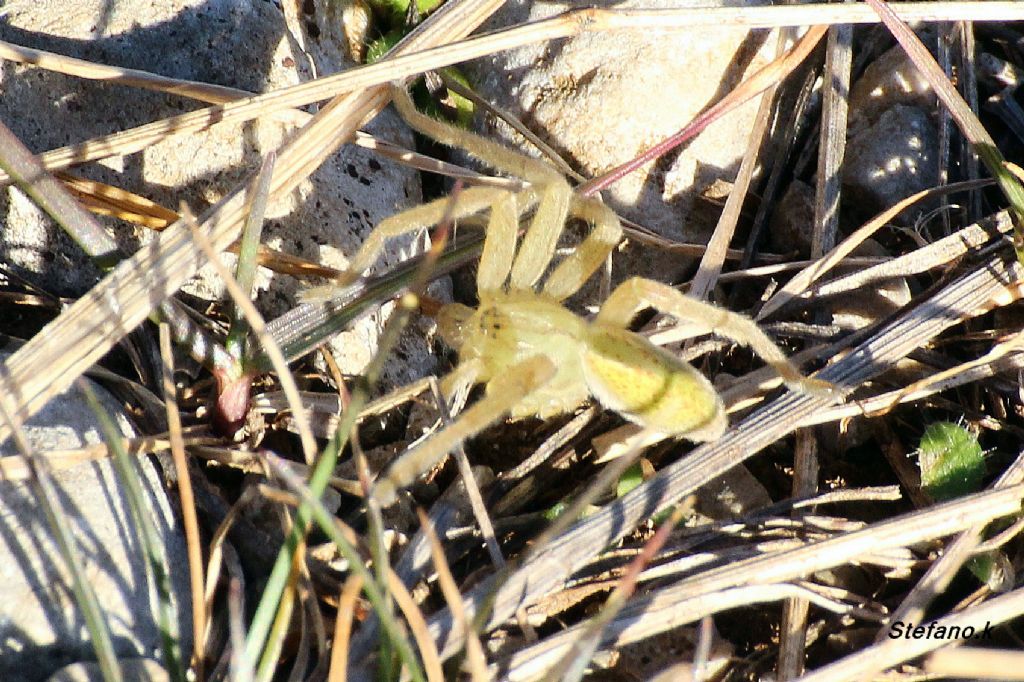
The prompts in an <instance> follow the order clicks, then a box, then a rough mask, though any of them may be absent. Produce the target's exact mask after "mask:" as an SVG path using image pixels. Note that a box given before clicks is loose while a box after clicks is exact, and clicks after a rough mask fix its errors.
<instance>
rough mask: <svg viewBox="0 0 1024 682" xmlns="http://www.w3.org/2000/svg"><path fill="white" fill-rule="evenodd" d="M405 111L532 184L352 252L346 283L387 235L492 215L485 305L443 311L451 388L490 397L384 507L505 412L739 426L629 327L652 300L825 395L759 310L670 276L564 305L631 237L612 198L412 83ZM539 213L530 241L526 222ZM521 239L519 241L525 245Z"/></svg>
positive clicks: (391, 485)
mask: <svg viewBox="0 0 1024 682" xmlns="http://www.w3.org/2000/svg"><path fill="white" fill-rule="evenodd" d="M393 97H394V103H395V106H396V108H397V109H398V111H399V113H400V114H401V115H402V117H403V118H404V119H405V120H406V121H407V122H408V123H409V125H410V126H412V127H413V128H414V129H415V130H417V131H419V132H420V133H422V134H424V135H427V136H429V137H431V138H434V139H435V140H437V141H438V142H440V143H442V144H445V145H448V146H451V147H458V148H461V149H464V150H466V151H467V152H468V153H469V154H471V155H473V156H474V157H476V158H477V159H479V160H480V161H482V162H483V163H485V164H487V165H488V166H491V167H492V168H494V169H496V170H498V171H500V172H502V173H507V174H509V175H512V176H515V177H518V178H521V179H522V180H524V181H526V183H528V185H527V186H526V188H525V189H522V190H521V191H518V192H513V191H510V190H508V189H502V188H494V187H470V188H468V189H465V190H463V191H462V193H461V194H460V195H459V197H458V200H457V202H456V205H455V206H454V207H452V206H450V203H451V202H450V201H449V199H447V198H442V199H439V200H436V201H433V202H430V203H427V204H423V205H421V206H417V207H414V208H412V209H409V210H406V211H403V212H401V213H398V214H396V215H394V216H391V217H390V218H387V219H385V220H384V221H382V222H381V223H380V224H379V225H378V226H377V228H376V229H375V230H374V231H373V232H372V233H371V234H370V236H369V237H368V238H367V240H366V241H365V242H364V243H363V245H362V247H361V248H360V250H359V251H358V252H357V253H356V255H355V256H354V257H353V258H352V261H351V263H350V266H349V269H348V270H347V272H346V274H345V275H344V276H343V277H342V282H341V283H342V284H344V283H347V282H351V281H353V280H354V279H356V278H357V277H359V276H360V275H361V274H362V273H363V272H364V271H365V270H367V269H368V268H369V267H370V266H371V265H372V264H373V263H374V261H375V260H376V259H377V257H378V256H379V254H380V252H381V250H382V248H383V246H384V244H385V242H386V240H388V239H390V238H393V237H397V236H399V235H403V234H407V233H410V232H414V231H417V230H420V229H424V228H428V227H430V226H432V225H435V224H437V223H438V222H440V221H441V220H443V219H444V218H445V217H446V216H447V217H449V218H450V219H452V220H457V219H459V218H463V217H466V216H470V215H473V214H476V213H479V212H482V211H485V210H488V209H489V211H490V215H489V217H488V222H487V227H486V230H487V232H486V238H485V241H484V245H483V252H482V254H481V257H480V265H479V270H478V274H477V281H476V283H477V291H478V297H479V301H480V303H479V306H478V307H477V308H475V309H474V308H470V307H467V306H465V305H461V304H458V303H452V304H448V305H445V306H444V307H442V308H441V310H440V311H439V312H438V329H439V332H440V334H441V337H442V339H443V340H444V341H445V342H446V343H448V344H449V345H450V346H452V347H453V348H454V349H455V350H457V351H458V356H459V362H458V364H457V365H456V367H455V368H454V369H453V370H452V372H450V373H449V374H448V375H447V376H445V377H444V378H443V379H442V382H441V387H442V392H443V394H444V395H445V396H450V395H452V394H453V393H454V391H455V390H456V389H458V388H459V387H460V386H467V385H472V384H477V383H485V384H486V386H487V390H486V395H485V396H484V397H483V398H482V399H481V400H479V401H478V402H476V403H475V404H473V405H472V406H470V407H469V408H468V409H466V410H465V411H464V412H462V414H461V415H460V416H459V417H458V418H457V420H456V421H454V422H453V423H452V424H450V425H449V426H447V427H445V428H443V429H442V430H441V431H439V432H437V433H435V434H434V435H432V436H430V437H428V438H427V439H426V440H425V441H423V442H422V443H421V444H419V445H418V446H414V447H413V448H412V449H410V450H409V451H408V452H406V453H405V454H403V455H402V456H401V457H400V458H399V459H398V460H396V461H395V462H394V463H393V464H392V465H391V467H390V468H389V469H388V470H387V472H386V473H385V474H384V475H383V476H381V477H379V478H378V479H377V481H376V483H375V484H374V487H373V496H374V497H375V498H376V500H377V501H378V502H380V503H381V504H382V505H387V504H390V503H391V502H393V501H394V499H395V496H396V493H397V490H398V489H399V488H402V487H404V486H407V485H409V484H410V483H412V482H413V481H414V480H415V479H416V477H417V476H419V475H420V474H421V473H423V472H425V471H427V470H429V469H430V468H431V467H433V466H434V465H435V464H436V463H437V462H439V461H440V460H441V459H442V458H443V457H445V456H446V455H447V454H448V453H449V452H450V451H451V450H452V449H453V448H455V447H456V446H457V445H458V444H459V443H461V442H463V441H464V440H466V439H467V438H469V437H471V436H473V435H475V434H476V433H478V432H480V431H482V430H483V429H484V428H486V427H487V426H488V425H490V424H492V423H494V422H496V421H497V420H499V419H500V418H502V417H503V416H505V415H510V416H511V417H512V418H513V419H518V418H524V417H529V416H536V417H540V418H545V417H550V416H554V415H559V414H564V413H567V412H570V411H572V410H574V409H575V408H577V407H579V406H580V405H581V404H583V403H584V402H585V401H587V400H588V399H589V398H591V397H593V398H596V399H597V401H598V402H599V403H601V404H602V405H603V406H605V407H606V408H608V409H611V410H614V411H616V412H618V413H619V414H620V415H622V416H623V417H625V418H626V419H628V420H630V421H633V422H635V423H637V424H639V425H640V426H641V427H643V428H645V429H647V430H649V431H652V432H655V433H657V434H662V435H664V436H667V437H683V438H686V439H688V440H691V441H695V442H699V441H708V440H715V439H717V438H718V437H719V436H721V435H722V433H723V432H724V431H725V429H726V426H727V425H728V422H727V418H726V414H725V407H724V405H723V404H722V400H721V398H720V397H719V395H718V393H717V392H716V391H715V389H714V387H713V386H712V385H711V382H710V381H708V379H707V378H706V377H704V375H702V374H701V373H699V372H698V371H697V370H696V369H694V368H693V367H691V366H690V365H689V364H687V363H685V362H683V361H682V360H680V359H678V358H677V357H675V356H674V355H672V354H670V353H668V352H667V351H665V350H663V349H661V348H659V347H657V346H655V345H653V344H652V343H650V342H649V341H647V340H646V339H645V338H643V337H642V336H640V335H638V334H636V333H634V332H632V331H630V330H629V325H630V323H631V322H632V320H633V318H634V317H635V316H636V315H637V313H639V312H640V311H641V310H643V309H645V308H654V309H655V310H657V311H659V312H662V313H665V314H668V315H671V316H673V317H675V318H677V319H678V320H679V321H681V322H686V323H691V324H696V325H697V326H699V327H701V328H703V329H705V330H707V331H711V332H714V333H716V334H719V335H721V336H724V337H727V338H729V339H732V340H734V341H736V342H739V343H742V344H744V345H747V346H749V347H750V348H751V349H753V350H754V352H755V353H757V354H758V355H759V356H760V357H761V358H763V359H764V360H765V361H766V362H767V363H768V364H770V365H771V366H772V367H774V368H775V370H776V371H777V372H778V373H779V374H780V375H781V376H782V378H783V379H784V381H785V382H786V384H787V385H788V386H790V387H791V388H794V389H796V390H802V391H811V392H822V391H828V390H829V388H830V386H829V384H827V383H826V382H823V381H821V380H817V379H809V378H806V377H804V376H803V375H802V374H801V373H800V372H799V370H797V369H796V367H794V366H793V364H792V363H791V362H790V361H789V360H788V359H787V358H786V356H785V354H784V353H783V351H782V350H781V349H780V348H779V347H778V346H777V345H775V343H774V342H773V341H772V340H771V339H770V338H769V337H768V336H767V335H766V334H765V333H764V332H763V331H762V330H761V328H760V327H758V326H757V324H756V323H755V322H754V321H753V320H751V319H750V318H748V317H746V316H744V315H741V314H738V313H734V312H730V311H728V310H725V309H723V308H719V307H717V306H714V305H711V304H708V303H703V302H701V301H698V300H696V299H693V298H690V297H688V296H685V295H683V294H682V293H680V292H679V291H677V290H675V289H673V288H672V287H669V286H667V285H665V284H661V283H659V282H656V281H653V280H649V279H644V278H640V277H633V278H631V279H628V280H626V281H625V282H623V283H622V284H620V285H619V286H618V287H617V288H616V289H615V290H614V291H613V292H612V293H611V295H610V296H609V297H608V299H607V300H606V301H605V302H604V304H603V305H602V306H601V308H600V311H599V312H598V313H597V316H596V317H595V318H594V319H593V320H587V319H584V318H581V317H579V316H578V315H576V314H575V313H573V312H571V311H569V310H568V309H567V308H566V307H564V306H563V305H562V302H563V301H564V300H565V299H566V298H568V297H569V296H571V295H572V294H573V293H575V292H576V291H578V290H579V289H580V288H581V287H582V286H583V284H584V283H585V282H586V281H587V280H588V279H589V278H590V277H591V275H593V274H594V272H595V271H596V270H597V269H598V268H599V267H600V265H601V264H602V263H603V262H604V260H605V258H606V257H607V256H608V255H609V254H610V253H611V251H612V249H613V248H615V246H616V245H617V244H618V242H619V239H620V237H621V234H622V228H621V225H620V224H619V220H618V217H617V216H616V215H615V213H614V212H612V211H611V209H609V208H608V207H607V206H605V205H604V204H603V203H602V202H601V201H600V200H599V199H597V198H594V197H584V196H580V195H578V194H576V193H574V192H573V190H572V188H571V187H570V186H569V183H568V182H567V181H566V179H565V178H564V177H563V176H562V175H561V174H560V173H559V172H558V171H556V170H555V169H554V168H552V167H550V166H548V165H547V164H546V163H544V162H542V161H539V160H537V159H534V158H532V157H529V156H525V155H523V154H519V153H517V152H513V151H511V150H509V149H507V148H506V147H504V146H501V145H499V144H496V143H494V142H492V141H490V140H487V139H485V138H483V137H480V136H479V135H476V134H474V133H470V132H467V131H465V130H462V129H459V128H454V127H452V126H449V125H447V124H445V123H441V122H439V121H437V120H435V119H433V118H431V117H429V116H426V115H424V114H421V113H420V112H418V111H417V110H416V109H415V107H414V106H413V104H412V101H411V100H410V98H409V95H408V93H407V92H406V90H405V89H404V87H399V86H396V87H394V88H393ZM531 209H533V210H534V215H533V219H532V220H531V221H530V224H529V227H528V228H527V230H526V232H525V234H524V235H523V237H522V238H521V239H519V238H518V231H519V218H520V216H521V215H523V214H524V213H526V212H528V211H530V210H531ZM569 217H576V218H580V219H582V220H584V221H586V222H588V223H590V224H591V225H592V229H591V231H590V232H589V234H588V235H587V236H586V237H585V238H584V240H583V241H582V243H581V244H580V245H579V246H578V247H577V248H576V249H575V250H574V251H572V252H571V253H569V254H568V255H567V256H565V257H564V258H563V259H562V260H561V261H560V262H558V263H557V265H555V267H554V269H553V271H552V272H551V274H550V276H548V277H547V279H546V280H545V281H544V282H543V283H542V284H540V283H539V281H540V280H541V277H542V276H543V275H544V273H545V272H547V270H548V269H549V266H551V264H552V260H553V259H554V257H555V247H556V245H557V242H558V239H559V237H560V235H561V233H562V229H563V226H564V224H565V222H566V220H567V218H569ZM517 242H518V248H517Z"/></svg>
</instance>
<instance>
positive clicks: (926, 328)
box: [431, 256, 1024, 655]
mask: <svg viewBox="0 0 1024 682" xmlns="http://www.w3.org/2000/svg"><path fill="white" fill-rule="evenodd" d="M1022 276H1024V271H1022V270H1021V269H1020V268H1019V267H1018V266H1016V265H1014V264H1012V263H1007V261H1006V259H1005V258H1003V257H1002V256H999V257H995V258H993V259H991V260H989V261H987V262H984V263H982V264H980V265H979V266H978V267H976V268H975V269H973V270H971V271H970V272H968V273H966V274H965V275H963V276H961V277H959V278H958V279H956V280H955V281H953V282H951V283H950V284H949V285H947V286H946V287H944V288H943V289H942V290H940V291H939V292H937V293H936V294H935V295H934V296H932V298H930V299H929V300H927V301H925V302H924V303H922V304H921V305H920V306H918V307H917V308H916V309H914V310H911V311H909V312H907V313H905V314H903V315H902V316H900V317H898V318H896V319H894V320H892V321H891V322H889V323H888V324H886V325H885V326H883V327H882V328H881V329H879V330H878V331H877V332H876V333H875V335H874V336H873V337H872V338H870V339H868V340H867V341H865V342H863V343H862V344H861V345H860V346H859V347H858V348H856V349H854V350H853V351H852V352H850V353H849V354H848V355H846V356H845V357H843V358H842V359H840V360H838V361H837V362H836V363H835V364H834V365H832V366H830V367H828V368H827V369H826V370H824V371H822V372H821V373H819V375H818V376H819V377H820V378H822V379H825V380H827V381H831V382H832V383H834V384H835V385H837V386H840V387H843V386H856V385H859V384H860V383H861V382H863V381H864V380H866V379H867V378H869V377H871V376H874V375H875V374H877V373H878V372H880V371H881V370H882V369H884V368H885V367H887V366H888V365H889V364H891V363H894V362H895V361H896V360H897V359H899V358H902V357H904V356H905V355H907V354H908V353H910V352H911V351H912V350H914V349H916V348H918V347H920V346H921V345H922V344H924V343H926V342H927V341H929V340H930V339H932V338H934V336H936V335H937V334H938V333H940V332H941V331H943V330H944V329H946V328H947V327H950V326H952V325H954V324H956V323H958V322H960V321H961V320H962V319H964V318H965V317H967V316H968V315H969V314H970V313H971V312H972V311H975V310H977V309H978V308H979V307H980V306H983V305H985V304H987V303H988V302H989V301H990V300H991V299H992V297H993V296H996V295H997V294H998V293H999V292H1001V291H1002V290H1003V289H1004V288H1005V286H1006V285H1007V283H1010V282H1014V281H1017V280H1020V279H1021V278H1022ZM827 402H828V401H827V399H825V398H820V397H813V396H808V395H798V394H794V393H788V394H786V395H784V396H783V397H782V398H780V399H778V400H776V401H774V402H773V403H771V404H769V405H768V406H766V407H764V408H763V409H761V410H759V411H758V412H756V413H755V414H753V415H751V416H750V417H748V418H747V419H746V420H744V421H743V422H742V423H740V424H737V425H736V426H734V427H733V428H732V430H730V431H729V432H727V433H726V434H725V436H723V437H722V438H721V439H720V440H718V441H717V442H714V443H710V444H706V445H703V446H701V447H699V448H697V449H696V450H694V451H693V452H691V453H690V454H689V455H688V456H687V457H684V458H683V459H682V460H680V461H679V462H677V463H675V464H673V465H670V466H669V467H667V468H666V469H664V470H663V471H661V472H660V473H659V474H658V475H657V476H655V477H654V478H652V479H651V480H648V481H646V482H645V483H643V484H642V485H641V486H639V487H638V488H636V489H634V490H633V491H632V492H630V493H628V494H627V495H625V496H624V497H622V498H620V499H618V500H616V501H615V502H614V503H612V504H610V505H608V506H607V507H605V508H603V509H601V510H600V511H598V512H597V513H595V514H594V515H593V516H591V517H589V518H587V519H585V520H583V521H581V522H579V523H578V524H577V525H576V526H574V527H573V528H572V529H571V530H569V531H568V532H566V533H564V534H562V535H560V536H559V537H557V538H555V539H554V540H553V541H551V542H550V543H548V544H547V545H546V546H544V547H543V548H542V549H540V550H539V551H537V553H536V554H535V555H534V556H533V557H532V558H531V559H530V560H528V561H527V562H526V564H525V565H523V566H522V567H521V568H520V569H519V570H518V571H516V572H515V573H514V574H513V575H512V576H510V577H509V579H508V580H507V581H506V582H505V584H504V585H503V586H502V587H501V588H500V589H499V590H498V593H497V595H496V597H495V600H494V606H493V612H492V616H491V618H490V620H489V621H488V622H489V626H491V627H493V626H494V625H495V624H497V623H500V622H502V621H503V620H504V619H505V618H508V617H510V616H511V615H512V614H513V613H515V611H516V609H517V608H519V607H520V606H521V605H522V604H526V603H530V602H531V601H533V600H534V599H536V598H538V597H539V596H541V595H544V594H547V593H548V592H550V591H551V590H553V589H555V588H556V587H557V586H558V585H559V584H560V583H561V582H562V581H563V580H564V579H565V578H566V577H567V576H568V575H569V574H570V573H571V572H572V571H573V570H576V569H577V568H579V567H580V566H581V565H582V564H583V563H584V562H585V561H586V559H587V557H588V556H589V555H590V554H591V553H592V548H594V547H604V546H607V545H608V544H610V543H612V542H615V541H616V540H617V539H619V538H621V537H622V536H623V535H624V534H625V533H626V532H628V531H630V530H631V529H633V528H635V527H636V525H637V524H638V523H640V521H641V520H643V519H645V518H648V517H649V516H650V515H652V514H654V513H656V512H657V511H658V510H660V509H664V508H665V507H666V506H668V505H670V504H673V503H675V502H677V501H678V500H680V499H681V498H682V497H683V496H684V495H687V494H689V493H690V492H692V491H694V490H696V489H697V488H698V487H699V486H701V485H703V484H704V483H706V482H708V481H709V480H711V479H712V478H714V477H715V476H718V475H720V474H721V473H723V472H725V471H726V470H728V469H730V468H732V467H733V466H735V465H737V464H739V463H740V462H742V461H744V460H745V459H747V458H749V457H751V456H752V455H753V454H755V453H756V452H758V451H759V450H761V449H762V448H763V447H765V446H766V445H768V444H769V443H772V442H775V441H776V440H778V439H779V438H781V437H782V436H784V435H786V434H788V433H790V432H792V431H793V430H794V429H795V428H796V426H797V424H799V423H800V422H801V421H802V420H804V419H806V418H807V417H808V416H809V415H811V414H812V413H814V412H815V411H817V410H820V409H822V408H823V407H825V406H826V405H827ZM488 588H489V586H484V587H482V588H478V589H477V590H474V592H473V593H471V595H470V596H469V597H468V598H467V607H468V608H472V609H475V608H477V607H478V606H479V605H480V604H481V603H482V601H481V600H482V599H483V597H484V591H485V590H486V589H488ZM431 626H432V629H433V632H434V634H435V636H437V637H440V638H442V639H443V641H445V646H444V647H443V649H442V652H443V654H444V655H450V653H451V652H452V651H453V649H454V647H455V646H457V645H458V643H459V637H460V633H459V632H458V631H455V630H453V624H452V621H451V617H450V615H449V614H447V613H442V614H439V615H438V616H436V617H435V618H433V619H432V621H431Z"/></svg>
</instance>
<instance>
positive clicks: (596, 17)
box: [0, 2, 1024, 184]
mask: <svg viewBox="0 0 1024 682" xmlns="http://www.w3.org/2000/svg"><path fill="white" fill-rule="evenodd" d="M446 7H447V6H446ZM492 11H493V10H492ZM964 12H965V9H964V5H963V4H962V3H957V2H952V3H942V2H934V3H901V4H900V5H899V8H898V16H899V17H901V18H902V19H905V20H908V21H913V20H931V21H942V20H954V19H957V18H959V17H960V16H962V15H963V13H964ZM970 12H971V15H972V16H973V17H974V19H975V20H976V21H998V20H1013V19H1021V18H1024V7H1021V6H1020V5H1017V4H1015V3H1013V2H976V3H971V7H970ZM466 17H467V18H468V19H469V21H473V20H475V19H474V18H473V13H472V12H467V13H466ZM877 20H878V19H877V17H876V16H875V15H874V14H873V13H872V12H870V11H867V8H865V7H862V6H860V5H802V6H793V7H743V8H700V9H681V10H661V11H651V10H645V11H642V12H637V11H629V10H627V11H616V10H607V9H597V8H587V9H580V10H574V11H571V12H567V13H565V14H562V15H559V16H557V17H554V18H552V19H547V20H544V21H538V22H534V23H531V24H527V25H524V26H519V27H514V28H511V29H507V30H504V31H498V32H495V33H492V34H489V35H486V36H481V37H479V38H474V39H471V40H466V41H462V42H460V43H457V44H452V45H445V46H444V47H438V48H432V49H424V48H425V47H426V46H425V45H423V44H417V45H416V46H415V47H413V46H411V45H410V48H412V49H415V50H422V51H421V52H418V53H414V54H407V55H402V56H396V57H393V58H390V59H387V60H383V61H381V62H377V63H375V64H370V65H366V66H362V67H358V68H355V69H350V70H348V71H346V72H345V73H342V74H338V75H335V76H328V77H326V78H320V79H317V80H315V81H312V82H310V83H303V84H300V85H295V86H292V87H289V88H283V89H281V90H277V91H274V92H271V93H267V94H264V95H257V96H254V97H250V98H247V99H244V100H240V101H236V102H231V103H228V104H224V105H220V106H216V107H210V108H208V109H202V110H200V111H195V112H191V113H188V114H182V115H180V116H175V117H172V118H169V119H166V120H164V121H158V122H156V123H151V124H148V125H145V126H141V127H139V128H135V129H133V130H130V131H125V132H122V133H116V134H114V135H110V136H106V137H102V138H96V139H94V140H90V141H89V142H86V143H82V144H80V145H74V146H71V147H64V148H61V149H58V150H53V151H52V152H47V153H46V154H43V155H42V157H41V158H42V161H43V165H44V166H45V167H46V168H47V169H51V170H52V169H61V168H67V167H68V166H71V165H74V164H79V163H84V162H86V161H95V160H99V159H103V158H107V157H109V156H112V155H122V154H130V153H133V152H136V151H140V150H142V149H145V148H146V147H148V146H150V145H152V144H154V143H156V142H158V141H160V140H162V139H165V138H166V137H168V136H170V135H180V134H186V133H190V132H198V131H201V130H206V129H207V128H209V127H211V126H213V125H215V124H217V123H224V122H229V121H230V122H235V123H241V122H244V121H248V120H252V119H253V118H257V117H260V116H271V115H276V114H277V113H278V112H281V111H285V110H288V109H292V108H295V107H301V106H305V105H308V104H312V103H314V102H318V101H321V100H325V99H328V98H331V97H338V96H340V95H342V94H344V93H348V92H358V91H360V90H363V89H365V88H373V87H376V86H378V85H382V84H384V83H386V82H388V81H391V80H398V79H404V78H408V77H409V76H413V75H415V74H418V73H422V72H424V71H428V70H432V69H438V68H441V67H444V66H450V65H452V64H455V63H458V62H461V61H466V60H469V59H475V58H477V57H483V56H485V55H488V54H492V53H494V52H498V51H501V50H508V49H512V48H515V47H522V46H523V45H528V44H532V43H538V42H544V41H548V40H556V39H559V38H567V37H570V36H574V35H578V34H580V33H582V32H585V31H609V30H651V29H657V30H671V29H672V28H686V27H693V26H701V25H705V26H707V25H710V26H718V25H720V24H721V22H723V21H729V22H731V23H734V24H735V25H737V26H746V27H749V28H773V27H780V26H806V25H810V24H819V25H826V24H836V23H870V22H875V21H877ZM428 23H429V20H428V22H425V23H424V25H427V24H428ZM4 182H9V178H4V177H2V176H0V184H2V183H4Z"/></svg>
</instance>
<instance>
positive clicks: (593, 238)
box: [544, 197, 622, 301]
mask: <svg viewBox="0 0 1024 682" xmlns="http://www.w3.org/2000/svg"><path fill="white" fill-rule="evenodd" d="M569 213H570V214H571V215H573V216H575V217H577V218H580V219H582V220H585V221H587V222H588V223H590V224H591V225H593V229H592V230H591V231H590V234H588V235H587V236H586V238H585V239H584V240H583V243H582V244H580V245H579V246H578V247H576V249H575V250H574V251H573V252H572V253H571V254H569V255H568V256H567V257H566V258H565V260H563V261H562V262H561V263H559V264H558V267H556V268H555V271H554V272H552V273H551V276H550V277H549V278H548V280H547V282H545V284H544V293H545V294H547V295H548V296H551V297H552V298H554V299H555V300H556V301H562V300H565V299H567V298H569V297H570V296H572V295H573V294H574V293H576V292H577V291H579V290H580V287H582V286H583V283H584V282H586V281H587V280H588V279H590V276H591V275H593V274H594V272H596V271H597V269H598V268H599V267H601V263H603V262H604V260H605V258H607V257H608V254H610V253H611V252H612V250H613V249H614V248H615V247H616V245H617V244H618V243H619V240H620V239H621V238H622V224H621V223H619V217H618V216H617V215H615V212H614V211H612V210H611V209H610V208H608V207H607V206H605V205H604V204H603V203H602V202H601V200H600V199H597V198H593V197H576V199H575V200H574V201H573V203H572V206H571V207H570V209H569Z"/></svg>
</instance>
